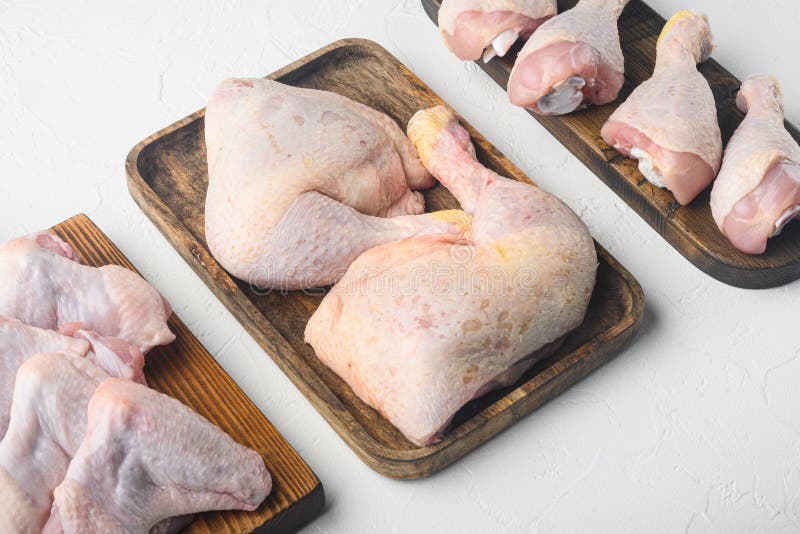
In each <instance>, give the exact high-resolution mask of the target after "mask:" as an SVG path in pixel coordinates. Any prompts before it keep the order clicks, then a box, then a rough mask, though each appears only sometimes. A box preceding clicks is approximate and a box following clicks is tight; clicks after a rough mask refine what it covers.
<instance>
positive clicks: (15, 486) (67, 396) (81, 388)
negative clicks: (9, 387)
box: [0, 353, 108, 534]
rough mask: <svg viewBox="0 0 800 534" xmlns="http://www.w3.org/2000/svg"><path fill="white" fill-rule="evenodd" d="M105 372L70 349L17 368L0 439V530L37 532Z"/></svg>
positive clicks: (36, 359) (18, 532)
mask: <svg viewBox="0 0 800 534" xmlns="http://www.w3.org/2000/svg"><path fill="white" fill-rule="evenodd" d="M106 378H108V375H107V374H106V373H105V372H104V371H103V370H102V369H100V368H99V367H97V366H96V365H94V364H93V363H92V362H91V361H89V360H87V359H85V358H82V357H79V356H75V355H74V354H68V353H50V354H37V355H35V356H33V357H32V358H30V359H29V360H28V361H26V362H25V363H24V364H23V365H22V366H21V367H20V369H19V372H18V375H17V381H16V385H15V388H14V404H13V407H12V411H11V424H10V426H9V429H8V433H7V434H6V436H5V438H3V440H2V442H0V532H4V533H8V534H11V533H16V534H25V533H37V534H38V533H39V532H41V530H42V527H43V526H44V524H45V522H46V521H47V518H48V517H49V515H50V506H51V504H52V502H53V490H54V489H55V488H56V486H58V484H60V483H61V480H62V479H63V478H64V474H65V473H66V472H67V466H68V465H69V462H70V460H71V459H72V457H73V455H74V454H75V452H76V451H77V450H78V446H79V445H80V443H81V440H82V439H83V435H84V433H85V432H86V406H87V405H88V403H89V399H90V398H91V397H92V394H93V393H94V390H95V388H97V386H98V384H100V382H101V381H103V380H104V379H106Z"/></svg>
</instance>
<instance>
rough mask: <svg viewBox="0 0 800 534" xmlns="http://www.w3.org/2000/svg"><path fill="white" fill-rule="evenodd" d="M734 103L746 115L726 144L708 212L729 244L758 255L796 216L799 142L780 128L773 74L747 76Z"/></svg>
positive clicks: (799, 208)
mask: <svg viewBox="0 0 800 534" xmlns="http://www.w3.org/2000/svg"><path fill="white" fill-rule="evenodd" d="M736 105H737V107H738V108H739V109H740V110H741V111H742V112H743V113H747V116H746V117H745V119H744V121H742V124H741V125H740V126H739V128H738V129H737V130H736V132H735V133H734V134H733V137H732V138H731V140H730V142H729V143H728V147H727V148H726V149H725V159H724V160H723V162H722V169H721V170H720V172H719V176H718V177H717V181H716V182H714V188H713V189H712V190H711V213H712V214H713V216H714V221H715V222H716V223H717V226H719V228H720V230H722V233H723V234H725V236H726V237H727V238H728V239H729V240H730V242H731V243H732V244H733V246H735V247H736V248H737V249H739V250H741V251H742V252H746V253H748V254H762V253H763V252H764V251H766V249H767V240H768V239H769V238H770V237H772V236H774V235H777V234H778V233H780V231H781V229H783V227H784V226H785V225H786V224H788V223H789V221H791V220H792V219H794V218H797V217H799V216H800V146H798V144H797V141H795V140H794V138H793V137H792V136H791V135H789V132H787V131H786V128H785V127H784V124H783V93H782V92H781V89H780V84H779V83H778V81H777V80H776V79H775V78H773V77H772V76H752V77H750V78H747V79H746V80H745V81H744V83H743V84H742V88H741V90H740V91H739V94H738V96H737V98H736Z"/></svg>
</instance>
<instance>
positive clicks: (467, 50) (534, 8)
mask: <svg viewBox="0 0 800 534" xmlns="http://www.w3.org/2000/svg"><path fill="white" fill-rule="evenodd" d="M555 14H556V0H444V1H443V2H442V6H441V7H440V8H439V32H440V33H441V34H442V39H444V42H445V44H446V45H447V48H448V49H450V51H451V52H453V53H454V54H455V55H456V56H458V57H459V59H463V60H477V59H478V58H480V57H481V56H483V59H484V61H489V60H490V59H492V58H493V57H494V56H500V57H503V56H505V55H506V52H508V50H509V48H511V46H512V45H513V44H514V43H515V42H516V41H517V39H518V38H520V37H521V38H522V39H527V38H528V37H530V35H531V34H532V33H533V32H534V30H535V29H536V28H538V27H539V26H540V25H541V24H542V22H544V21H545V20H547V19H549V18H550V17H552V16H553V15H555Z"/></svg>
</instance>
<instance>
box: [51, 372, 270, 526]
mask: <svg viewBox="0 0 800 534" xmlns="http://www.w3.org/2000/svg"><path fill="white" fill-rule="evenodd" d="M271 487H272V482H271V478H270V475H269V473H268V472H267V469H266V467H265V466H264V462H263V460H262V459H261V457H260V456H259V455H258V453H256V452H255V451H252V450H250V449H247V448H245V447H243V446H241V445H239V444H238V443H236V442H235V441H234V440H233V439H231V437H230V436H228V435H227V434H225V433H224V432H223V431H222V430H220V429H219V428H217V427H216V426H214V425H213V424H211V423H210V422H208V421H207V420H206V419H204V418H203V417H201V416H200V415H198V414H196V413H195V412H193V411H192V410H190V409H189V408H188V407H186V406H184V405H183V404H181V403H180V402H178V401H177V400H175V399H173V398H171V397H168V396H166V395H162V394H161V393H158V392H156V391H153V390H152V389H148V388H146V387H144V386H142V385H139V384H135V383H133V382H131V381H128V380H122V379H116V378H109V379H107V380H105V381H103V382H102V383H101V384H100V385H99V386H98V387H97V390H96V391H95V393H94V396H93V397H92V398H91V400H90V401H89V408H88V419H87V431H86V435H85V437H84V439H83V442H82V443H81V445H80V447H79V448H78V451H77V453H76V454H75V457H74V458H73V460H72V462H71V463H70V464H69V468H68V469H67V474H66V477H65V478H64V481H63V482H61V484H60V485H59V486H58V487H57V488H56V490H55V502H54V504H53V509H52V513H51V516H50V519H49V520H48V522H47V525H46V526H45V529H44V532H62V531H63V532H65V533H67V534H70V533H81V534H90V533H103V534H105V533H116V532H120V533H131V532H133V533H146V532H148V531H149V530H150V528H152V527H153V526H155V525H156V524H157V523H159V522H160V521H161V520H163V519H166V518H169V517H173V516H180V515H185V514H189V513H194V512H201V511H205V510H228V509H241V510H255V509H256V508H257V507H258V506H259V504H261V502H262V501H263V500H264V499H265V498H266V496H267V495H268V494H269V492H270V490H271Z"/></svg>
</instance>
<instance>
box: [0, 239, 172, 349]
mask: <svg viewBox="0 0 800 534" xmlns="http://www.w3.org/2000/svg"><path fill="white" fill-rule="evenodd" d="M76 260H77V255H76V254H75V253H74V252H73V251H72V249H71V248H70V247H69V245H68V244H67V243H65V242H63V241H62V240H61V239H59V238H58V237H56V236H55V235H52V234H49V233H42V234H37V235H34V236H31V237H23V238H19V239H14V240H12V241H9V242H7V243H5V244H3V245H0V280H3V281H4V282H6V281H8V283H3V284H2V285H0V315H6V316H9V317H15V318H17V319H19V320H20V321H22V322H24V323H26V324H28V325H31V326H36V327H39V328H45V329H51V330H58V331H59V332H61V333H63V334H65V335H73V334H74V333H75V332H77V331H78V330H87V331H91V332H96V333H97V334H99V335H101V336H107V337H115V338H120V339H122V340H124V341H126V342H128V343H130V344H131V345H133V346H134V347H136V348H137V349H139V350H140V351H142V352H143V353H146V352H147V351H149V350H150V349H151V348H153V347H154V346H156V345H165V344H168V343H171V342H172V341H173V340H174V339H175V336H174V335H173V334H172V332H170V330H169V327H168V326H167V319H168V318H169V316H170V314H171V313H172V312H171V310H170V307H169V305H168V304H167V302H166V301H165V300H164V299H163V298H162V297H161V295H159V293H158V291H156V290H155V289H154V288H153V287H152V286H151V285H150V284H148V283H147V282H146V281H145V280H144V279H142V277H140V276H139V275H138V274H136V273H134V272H132V271H129V270H128V269H125V268H123V267H120V266H118V265H107V266H105V267H100V268H95V267H89V266H85V265H81V264H80V263H79V262H78V261H76Z"/></svg>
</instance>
